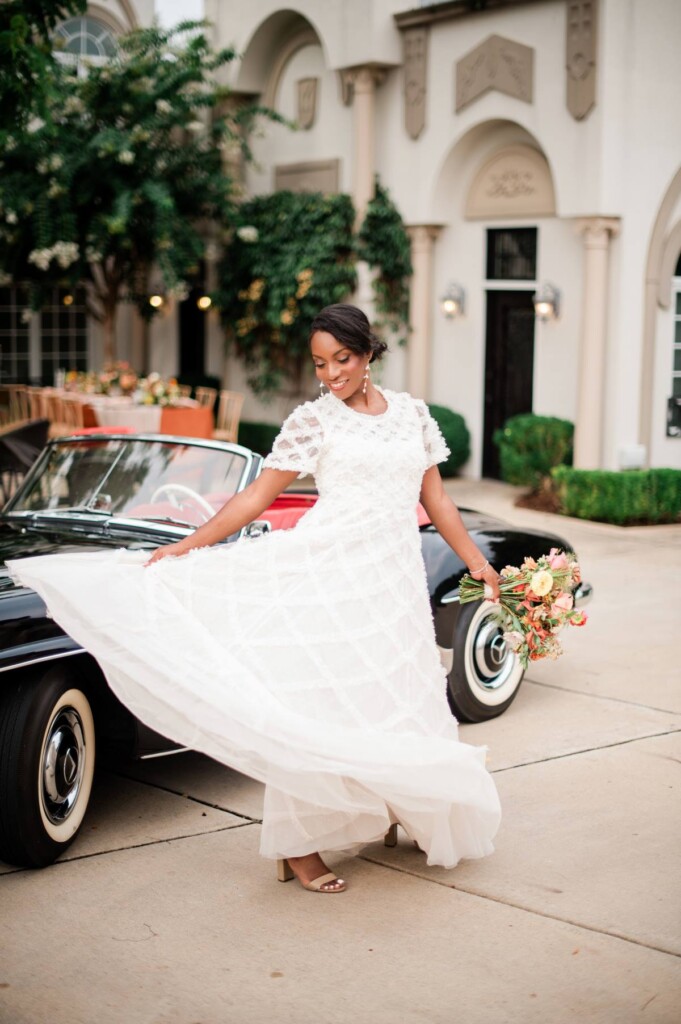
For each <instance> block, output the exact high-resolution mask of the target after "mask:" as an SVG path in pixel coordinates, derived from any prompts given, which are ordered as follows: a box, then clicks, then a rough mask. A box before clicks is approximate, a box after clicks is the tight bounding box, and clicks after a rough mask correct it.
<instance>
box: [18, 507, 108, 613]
mask: <svg viewBox="0 0 681 1024" xmlns="http://www.w3.org/2000/svg"><path fill="white" fill-rule="evenodd" d="M122 546H123V545H122V544H121V541H120V538H117V539H112V540H111V541H110V542H107V540H105V539H103V538H102V537H83V538H82V539H81V538H80V537H79V538H78V539H77V540H74V539H72V537H71V538H69V537H68V536H66V535H65V534H64V533H62V532H61V531H53V530H49V531H48V530H46V529H33V528H31V527H30V526H28V525H26V524H21V523H16V522H15V523H11V524H10V523H9V522H8V521H7V520H5V521H4V522H0V558H2V565H1V566H0V597H1V596H2V595H3V594H5V593H7V592H8V591H11V590H18V589H23V588H21V587H19V585H18V584H15V583H14V582H13V580H12V578H11V577H10V575H9V572H8V571H7V567H6V565H5V562H7V561H9V560H10V559H15V558H16V559H19V558H32V557H33V556H37V555H53V554H57V553H59V554H62V553H71V554H72V553H74V552H77V551H93V550H96V549H98V548H99V549H100V550H101V549H102V548H107V547H122Z"/></svg>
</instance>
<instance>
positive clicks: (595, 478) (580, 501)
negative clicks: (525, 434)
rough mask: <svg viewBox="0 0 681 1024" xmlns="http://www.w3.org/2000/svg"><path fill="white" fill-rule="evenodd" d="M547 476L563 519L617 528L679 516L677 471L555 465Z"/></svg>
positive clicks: (680, 479) (680, 481) (680, 489)
mask: <svg viewBox="0 0 681 1024" xmlns="http://www.w3.org/2000/svg"><path fill="white" fill-rule="evenodd" d="M551 476H552V479H553V483H554V486H555V488H556V491H557V493H558V498H559V501H560V510H561V512H562V513H563V514H564V515H567V516H575V517H576V518H577V519H595V520H598V521H600V522H605V523H615V524H617V525H619V526H624V525H627V524H633V523H674V522H678V520H679V517H681V469H664V468H663V469H640V470H639V469H628V470H622V471H619V472H618V471H617V470H604V469H572V468H570V467H568V466H558V467H557V468H556V469H554V470H553V472H552V474H551Z"/></svg>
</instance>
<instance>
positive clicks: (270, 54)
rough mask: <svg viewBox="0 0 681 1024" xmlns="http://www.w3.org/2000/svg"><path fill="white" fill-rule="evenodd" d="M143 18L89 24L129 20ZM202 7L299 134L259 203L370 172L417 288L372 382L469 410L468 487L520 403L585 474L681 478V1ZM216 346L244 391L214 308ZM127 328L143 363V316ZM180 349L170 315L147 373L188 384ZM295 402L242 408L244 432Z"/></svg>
mask: <svg viewBox="0 0 681 1024" xmlns="http://www.w3.org/2000/svg"><path fill="white" fill-rule="evenodd" d="M197 3H198V0H197ZM150 7H151V4H150V3H142V2H134V3H133V2H132V0H125V2H124V0H118V2H116V3H114V2H111V3H102V4H101V5H99V6H98V5H94V4H93V5H91V14H92V17H94V18H103V16H104V13H106V14H107V15H108V17H109V18H110V19H111V18H114V19H117V20H118V21H119V22H120V23H121V26H122V27H125V26H124V25H123V22H124V21H126V20H127V22H128V23H129V24H135V23H146V22H148V21H149V19H150V18H151V17H152V15H153V11H152V10H150ZM201 7H202V9H203V13H204V14H205V16H206V17H207V18H208V19H209V20H210V21H211V22H212V25H213V28H212V32H213V34H214V43H215V44H216V45H220V46H225V45H234V46H235V48H236V50H237V52H238V53H239V54H240V59H239V60H238V61H236V62H234V64H233V65H232V66H231V67H230V69H229V75H230V80H229V84H230V86H231V87H232V89H233V91H234V93H235V94H236V96H235V98H236V99H237V100H240V99H242V98H243V100H244V101H247V100H253V99H256V100H258V101H260V102H262V103H264V104H266V105H268V106H270V107H273V108H274V109H276V110H277V111H279V112H280V113H282V114H283V115H284V116H285V117H287V118H288V119H290V120H293V121H296V122H297V124H298V129H297V130H296V131H292V130H291V129H290V128H287V127H285V126H284V125H276V124H274V125H273V124H267V125H265V126H264V130H263V134H262V137H259V138H256V139H254V140H253V150H254V154H255V163H254V164H252V165H250V166H248V167H246V169H245V172H244V174H245V181H244V184H245V187H246V190H247V192H248V193H249V194H257V193H266V192H270V191H272V190H274V189H277V188H290V189H294V190H318V189H319V190H322V191H344V192H348V193H350V194H351V195H352V196H353V199H354V202H355V206H356V208H357V210H358V213H359V216H361V214H362V212H363V211H364V210H365V208H366V204H367V202H368V201H369V199H370V197H371V194H372V191H373V182H374V176H375V175H376V174H377V175H379V177H380V179H381V181H382V183H383V184H384V185H385V186H386V187H387V188H388V189H389V191H390V194H391V197H392V199H393V200H394V202H395V203H396V205H397V207H398V208H399V210H400V213H401V215H402V217H403V220H404V221H405V224H406V225H407V227H408V231H409V235H410V238H411V246H412V262H413V268H414V273H413V277H412V281H411V328H412V330H411V336H410V341H409V344H408V346H407V347H406V348H405V349H401V348H399V347H395V346H393V350H392V351H391V353H390V354H389V355H388V357H387V359H386V363H385V366H384V368H383V370H382V374H383V382H384V383H385V384H386V385H387V386H389V387H393V388H396V389H398V390H399V389H407V390H410V391H411V392H412V393H413V394H415V395H418V396H420V397H424V398H426V399H427V400H428V401H431V402H437V403H438V404H441V405H446V406H449V407H451V408H453V409H455V410H456V411H457V412H460V413H462V414H463V415H464V417H465V419H466V422H467V424H468V426H469V429H470V431H471V436H472V442H473V451H472V455H471V459H470V460H469V462H468V464H467V466H466V467H465V468H464V472H466V473H468V474H469V475H471V476H480V475H483V474H484V475H492V476H493V475H496V472H497V463H496V454H495V447H494V445H493V443H492V435H493V433H494V430H495V429H496V428H497V427H499V426H501V424H502V423H503V422H504V420H505V419H506V418H507V417H508V416H509V415H512V414H514V413H516V412H526V411H534V412H536V413H541V414H547V415H556V416H560V417H564V418H566V419H570V420H572V421H573V422H574V423H575V428H576V438H575V445H576V448H575V463H576V465H579V466H581V467H585V468H590V467H593V468H595V467H603V468H609V469H618V468H628V467H631V466H638V465H654V466H662V465H667V466H681V420H680V419H679V415H680V414H681V263H680V260H679V257H680V255H681V118H680V117H679V113H678V103H677V101H676V97H677V95H678V94H679V91H680V90H681V64H680V63H679V61H678V48H679V43H680V42H681V5H680V4H679V3H678V2H677V0H575V2H572V0H520V2H519V0H488V2H486V3H475V4H473V3H469V2H466V0H449V2H444V3H432V4H428V3H422V4H421V5H420V6H418V7H414V8H409V7H408V6H407V5H406V4H405V3H404V0H402V2H399V0H294V2H293V3H291V4H287V5H286V6H284V5H282V4H278V3H276V2H275V0H250V3H249V4H247V5H245V4H243V3H242V2H240V0H203V3H202V4H201ZM156 9H157V13H158V14H159V15H160V16H161V17H162V18H164V19H165V18H167V17H170V16H171V15H172V14H173V13H174V11H173V8H172V7H171V5H170V4H169V3H168V2H166V4H165V5H164V3H163V2H162V0H157V3H156ZM190 13H193V12H190ZM360 281H361V283H360V289H359V295H358V297H357V301H358V302H359V303H360V304H363V305H365V306H366V308H367V309H368V310H369V311H370V304H371V288H370V280H369V276H368V274H367V273H366V272H363V273H362V274H361V276H360ZM537 295H538V296H539V297H540V298H545V299H546V300H547V304H546V305H545V306H544V307H543V313H544V317H543V318H540V317H538V316H537V311H536V308H535V305H536V303H535V301H534V300H535V297H536V296H537ZM452 314H456V315H452ZM206 332H207V333H206V363H205V369H206V370H207V371H208V372H213V373H217V374H218V375H219V376H221V378H222V379H223V382H224V383H225V386H229V387H230V388H234V389H239V390H247V389H246V387H245V383H244V377H243V372H242V369H241V367H240V365H239V364H238V362H236V361H235V360H233V359H229V360H227V361H225V360H224V356H223V348H222V337H221V331H220V328H219V324H218V323H217V318H216V314H214V313H211V314H209V315H208V317H207V323H206ZM121 336H122V337H121V340H122V342H123V344H124V345H125V344H126V343H127V344H128V348H129V351H128V353H127V354H128V355H129V356H130V357H131V358H132V359H133V360H134V357H135V329H134V325H133V324H131V323H128V324H127V325H126V324H125V323H123V324H122V325H121ZM180 344H181V339H180V337H179V327H178V316H177V311H176V310H175V311H173V310H170V311H168V312H167V313H166V314H165V315H164V316H163V317H161V318H159V320H158V321H157V322H156V323H155V324H154V326H153V332H152V348H151V351H152V359H153V360H154V368H155V369H158V370H160V371H161V372H168V373H170V372H177V369H178V358H179V356H178V353H179V351H180ZM96 349H97V343H96V337H95V340H94V341H92V343H91V351H90V357H91V358H92V359H96V356H97V351H96ZM674 399H677V400H678V401H676V402H675V401H674ZM280 406H281V407H280ZM286 411H288V410H287V409H285V408H284V407H283V403H282V402H280V403H276V402H275V403H274V404H273V405H270V406H269V407H263V406H261V405H260V403H259V402H258V401H257V400H256V399H255V398H254V397H253V396H249V397H248V400H247V403H246V407H245V417H246V418H247V419H266V420H271V421H274V420H277V419H278V418H279V417H280V416H281V415H282V414H283V413H284V412H286Z"/></svg>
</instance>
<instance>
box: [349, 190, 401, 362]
mask: <svg viewBox="0 0 681 1024" xmlns="http://www.w3.org/2000/svg"><path fill="white" fill-rule="evenodd" d="M358 243H359V244H358V247H357V255H358V257H359V259H361V260H366V262H367V263H368V264H369V266H370V267H373V268H374V269H376V270H377V275H376V277H375V279H374V294H375V298H376V312H377V313H378V315H379V319H378V323H377V327H378V328H379V329H381V330H388V331H394V332H397V333H398V334H399V338H398V340H399V344H401V345H402V344H404V343H405V342H406V341H407V334H408V331H409V278H410V277H411V273H412V266H411V247H410V244H409V236H408V235H407V232H406V230H405V227H404V224H403V222H402V218H401V216H400V213H399V211H398V209H397V207H396V206H395V204H394V203H393V201H392V199H391V198H390V195H389V193H388V190H387V189H386V188H384V187H383V186H382V185H381V183H380V181H379V180H378V178H377V179H376V190H375V193H374V198H373V199H372V200H371V202H370V203H369V205H368V207H367V212H366V216H365V218H364V222H363V224H362V227H361V229H360V232H359V239H358Z"/></svg>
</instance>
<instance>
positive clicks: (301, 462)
mask: <svg viewBox="0 0 681 1024" xmlns="http://www.w3.org/2000/svg"><path fill="white" fill-rule="evenodd" d="M382 394H383V396H384V398H385V399H386V401H387V403H388V408H387V409H386V411H385V412H384V413H381V414H380V415H378V416H370V415H367V414H365V413H360V412H357V411H355V410H354V409H351V408H350V407H349V406H347V405H346V404H345V403H344V402H342V401H341V400H340V399H338V398H336V397H335V396H334V395H332V394H327V395H323V396H322V397H320V398H318V399H317V400H316V401H314V402H305V403H304V404H303V405H300V406H298V408H297V409H295V410H294V411H293V412H292V413H291V415H290V416H289V417H288V419H287V420H286V422H285V423H284V425H283V427H282V429H281V432H280V434H279V436H278V437H277V439H276V441H275V443H274V446H273V449H272V452H271V454H270V455H268V456H267V458H266V459H265V467H266V468H270V469H283V470H296V471H297V472H298V473H299V474H300V475H301V476H304V475H306V474H308V473H310V474H312V475H313V476H314V478H315V481H316V484H317V489H318V491H319V495H320V501H319V502H318V503H317V505H316V509H317V512H316V515H315V516H314V517H313V520H315V521H316V522H317V523H318V524H319V523H320V521H321V520H322V519H324V520H326V519H327V518H328V517H331V518H334V519H335V520H336V522H337V523H338V516H339V515H341V514H343V515H344V516H345V517H347V514H348V513H351V519H353V520H354V519H355V518H356V517H357V516H358V514H359V516H360V517H361V518H362V517H365V518H368V519H370V518H373V517H376V516H380V517H381V518H386V517H387V518H390V517H398V518H401V517H402V516H403V515H404V514H405V513H409V514H411V515H413V513H414V510H415V508H416V505H417V503H418V500H419V493H420V489H421V481H422V479H423V474H424V473H425V471H426V470H427V469H428V468H429V467H430V466H433V465H435V464H437V463H438V462H443V461H444V460H445V459H446V458H447V456H448V455H449V449H448V448H447V445H446V444H445V442H444V439H443V437H442V434H441V433H440V430H439V427H438V425H437V423H436V422H435V420H434V419H433V418H432V416H431V415H430V413H429V412H428V409H427V407H426V404H425V402H422V401H421V400H420V399H415V398H412V397H411V395H408V394H405V393H400V394H398V393H396V392H394V391H383V392H382ZM305 519H306V520H308V516H306V517H305Z"/></svg>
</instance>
